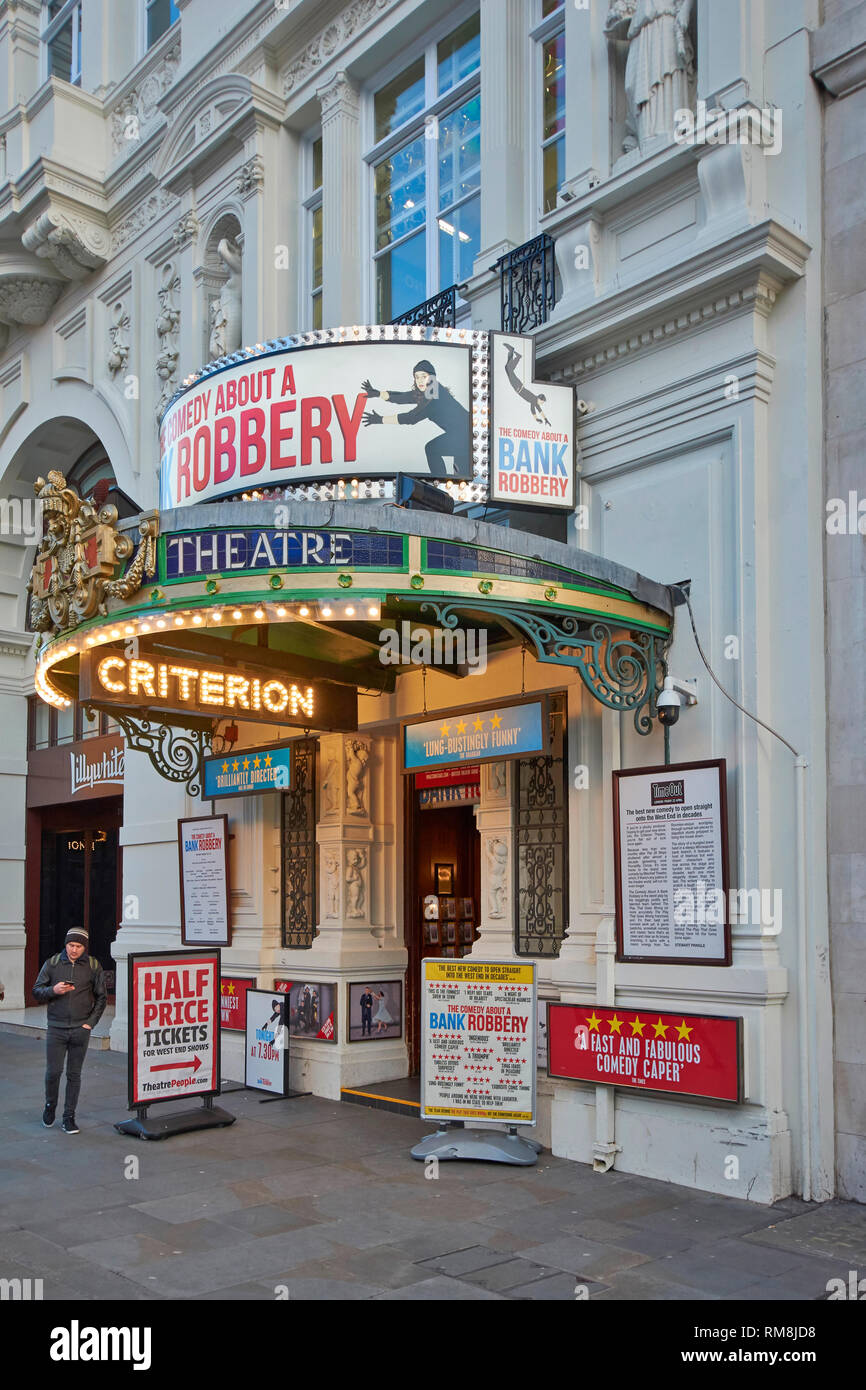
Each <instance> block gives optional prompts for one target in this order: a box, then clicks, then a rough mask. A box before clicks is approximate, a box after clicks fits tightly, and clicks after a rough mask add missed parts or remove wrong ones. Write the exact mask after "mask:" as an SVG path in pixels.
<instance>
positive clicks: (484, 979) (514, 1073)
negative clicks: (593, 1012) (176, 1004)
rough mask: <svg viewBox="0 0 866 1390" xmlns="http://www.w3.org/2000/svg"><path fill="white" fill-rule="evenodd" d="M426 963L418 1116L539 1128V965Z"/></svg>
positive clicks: (449, 953) (452, 953) (450, 952)
mask: <svg viewBox="0 0 866 1390" xmlns="http://www.w3.org/2000/svg"><path fill="white" fill-rule="evenodd" d="M442 956H443V957H445V958H444V959H439V960H436V959H430V958H428V959H426V960H423V961H422V962H421V1118H422V1120H429V1119H435V1120H441V1119H453V1120H464V1119H467V1120H472V1121H473V1122H475V1121H478V1120H482V1121H486V1120H489V1121H496V1122H498V1123H502V1122H505V1123H507V1124H524V1125H534V1124H535V1049H536V1033H535V1026H536V1025H535V1001H536V984H535V966H534V964H531V963H529V962H526V963H524V962H521V963H519V964H516V963H515V964H512V963H511V962H509V961H476V960H474V959H472V958H471V957H467V958H465V959H461V958H460V957H459V948H455V947H453V946H452V947H448V948H446V950H444V951H443V952H442Z"/></svg>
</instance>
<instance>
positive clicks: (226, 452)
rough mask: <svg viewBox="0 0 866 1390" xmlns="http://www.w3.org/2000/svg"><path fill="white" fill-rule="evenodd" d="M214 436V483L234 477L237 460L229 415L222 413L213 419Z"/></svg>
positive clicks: (223, 481) (232, 426) (231, 421)
mask: <svg viewBox="0 0 866 1390" xmlns="http://www.w3.org/2000/svg"><path fill="white" fill-rule="evenodd" d="M214 436H215V445H214V456H213V480H214V482H215V483H227V482H228V481H229V479H230V478H233V477H234V471H235V468H236V467H237V462H238V461H237V455H236V454H235V422H234V419H233V417H232V416H231V415H223V416H222V417H221V418H220V419H219V420H215V421H214ZM223 459H225V464H223Z"/></svg>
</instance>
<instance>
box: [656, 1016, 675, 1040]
mask: <svg viewBox="0 0 866 1390" xmlns="http://www.w3.org/2000/svg"><path fill="white" fill-rule="evenodd" d="M670 1026H671V1025H670V1024H669V1023H662V1021H661V1016H659V1018H658V1020H657V1021H656V1022H655V1023H654V1024H653V1032H654V1034H655V1036H656V1037H657V1038H666V1037H667V1035H668V1029H669V1028H670Z"/></svg>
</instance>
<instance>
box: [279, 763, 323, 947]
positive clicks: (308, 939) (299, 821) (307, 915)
mask: <svg viewBox="0 0 866 1390" xmlns="http://www.w3.org/2000/svg"><path fill="white" fill-rule="evenodd" d="M292 752H293V756H292V785H291V788H290V790H289V791H287V792H283V796H282V803H283V807H282V833H281V848H282V864H281V885H282V889H281V891H282V903H283V945H284V946H290V947H293V948H294V949H296V950H306V949H308V948H309V947H311V946H312V944H313V938H314V937H315V935H316V901H317V895H316V743H315V740H309V741H307V740H300V741H299V742H297V743H296V744H295V745H294V747H293V750H292Z"/></svg>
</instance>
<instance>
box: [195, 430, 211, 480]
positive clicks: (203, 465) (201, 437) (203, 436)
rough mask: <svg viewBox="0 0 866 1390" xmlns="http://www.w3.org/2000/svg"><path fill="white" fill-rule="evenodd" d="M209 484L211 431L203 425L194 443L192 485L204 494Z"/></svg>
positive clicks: (196, 433) (197, 431)
mask: <svg viewBox="0 0 866 1390" xmlns="http://www.w3.org/2000/svg"><path fill="white" fill-rule="evenodd" d="M202 445H203V446H204V447H203V448H202ZM202 455H203V456H204V457H203V458H202ZM209 482H210V430H209V429H208V427H207V425H202V427H201V429H200V430H196V432H195V438H194V440H193V441H192V484H193V487H194V488H195V490H196V492H204V490H205V488H206V487H207V485H208V483H209Z"/></svg>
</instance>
